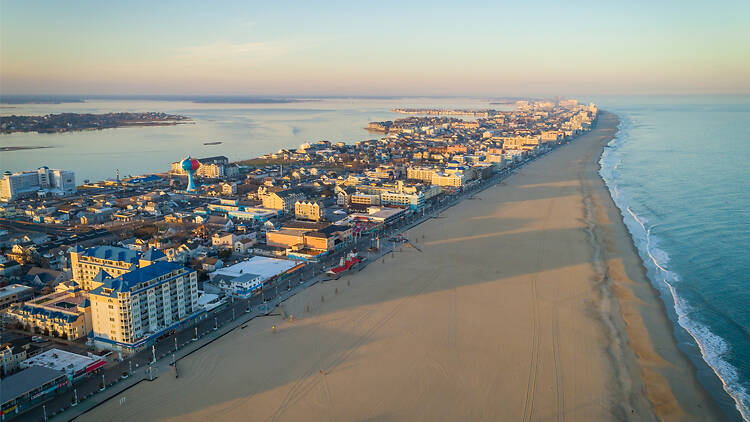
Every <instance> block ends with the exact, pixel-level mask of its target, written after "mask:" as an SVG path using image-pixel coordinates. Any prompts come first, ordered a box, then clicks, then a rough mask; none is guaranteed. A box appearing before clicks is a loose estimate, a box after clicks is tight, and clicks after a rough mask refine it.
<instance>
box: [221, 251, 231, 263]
mask: <svg viewBox="0 0 750 422" xmlns="http://www.w3.org/2000/svg"><path fill="white" fill-rule="evenodd" d="M231 256H232V250H231V249H221V250H219V253H218V257H219V259H221V260H222V261H224V260H226V259H229V258H230V257H231Z"/></svg>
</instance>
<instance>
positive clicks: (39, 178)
mask: <svg viewBox="0 0 750 422" xmlns="http://www.w3.org/2000/svg"><path fill="white" fill-rule="evenodd" d="M75 192H76V178H75V173H73V172H72V171H68V170H54V169H50V168H48V167H46V166H45V167H39V169H37V170H36V171H23V172H18V173H11V172H9V171H6V172H5V173H4V174H3V178H2V179H0V199H2V200H5V201H13V200H16V199H21V198H27V197H30V196H34V195H46V194H51V195H59V196H63V195H71V194H74V193H75Z"/></svg>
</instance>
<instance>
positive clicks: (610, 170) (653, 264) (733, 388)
mask: <svg viewBox="0 0 750 422" xmlns="http://www.w3.org/2000/svg"><path fill="white" fill-rule="evenodd" d="M618 117H619V118H620V124H619V126H618V131H617V135H616V136H615V137H614V138H613V139H612V141H610V143H609V144H608V145H607V148H604V151H603V152H602V156H601V159H600V161H599V164H600V166H601V167H600V171H599V174H600V175H601V177H602V179H603V180H604V182H605V184H606V185H607V187H608V189H609V191H610V193H611V196H612V199H613V200H614V202H615V204H616V205H617V207H618V208H619V209H620V213H621V214H622V217H623V222H624V223H625V226H626V227H627V228H628V231H629V232H630V235H631V237H632V238H633V243H634V244H635V246H636V248H637V249H638V251H639V253H640V254H641V256H642V257H643V258H644V265H646V267H647V268H648V270H649V271H648V274H649V278H650V279H651V283H652V284H653V285H654V286H655V287H656V288H657V289H659V290H660V291H662V292H664V291H665V290H664V289H667V290H666V291H668V293H669V296H670V297H671V298H672V304H671V305H672V307H673V309H674V311H675V314H676V315H677V323H678V324H679V326H680V327H682V328H683V329H684V330H685V331H686V332H687V333H688V334H689V335H690V337H691V338H692V339H693V340H694V341H695V343H696V345H697V346H698V348H699V350H700V353H701V357H702V359H703V361H704V362H706V364H707V365H708V366H709V367H710V368H711V369H712V370H713V372H714V373H715V374H716V376H717V377H718V378H719V380H720V381H721V384H722V386H723V388H724V391H725V392H726V393H727V394H728V395H729V396H730V397H731V398H732V399H733V400H734V402H735V407H736V408H737V410H738V411H739V413H740V415H741V416H742V418H743V419H744V420H745V421H750V393H748V390H747V389H746V388H745V387H744V386H743V385H742V383H741V381H740V379H739V376H738V372H737V369H736V368H735V367H734V366H732V365H731V364H730V363H729V362H727V361H726V360H725V359H724V356H725V355H726V354H727V353H728V352H729V351H730V346H729V344H728V343H727V342H726V341H725V340H724V339H723V338H721V337H720V336H718V335H716V334H715V333H713V332H712V331H711V330H710V329H709V327H707V326H706V325H705V324H702V323H700V322H698V321H696V320H695V319H692V318H690V315H691V313H692V311H693V309H692V308H691V306H690V304H688V303H687V301H686V300H685V299H684V298H682V297H681V296H680V295H679V294H678V292H677V289H675V285H676V284H677V283H679V281H680V278H679V276H678V275H677V274H676V273H675V272H673V271H670V270H669V269H668V268H669V254H668V253H667V252H666V251H665V250H664V249H662V248H660V247H659V239H658V238H657V237H656V236H653V235H652V234H651V231H652V229H653V228H654V227H656V224H652V225H650V224H649V221H648V219H647V218H646V217H644V216H640V215H638V214H637V213H636V212H634V211H633V209H632V208H633V207H634V206H635V204H633V203H632V201H631V200H630V198H629V197H628V194H627V191H626V190H625V189H624V188H622V187H621V186H619V185H618V181H619V180H618V179H619V169H620V167H621V165H622V154H621V152H620V147H621V146H622V145H623V144H624V143H625V142H627V140H628V138H629V136H630V130H631V128H633V127H634V125H635V123H634V122H633V120H632V119H631V118H630V117H628V116H618ZM646 257H647V258H648V259H645V258H646ZM668 305H669V304H668Z"/></svg>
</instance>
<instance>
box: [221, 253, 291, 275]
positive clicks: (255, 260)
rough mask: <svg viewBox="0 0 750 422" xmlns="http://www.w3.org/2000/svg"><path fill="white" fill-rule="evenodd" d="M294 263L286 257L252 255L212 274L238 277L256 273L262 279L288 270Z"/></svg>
mask: <svg viewBox="0 0 750 422" xmlns="http://www.w3.org/2000/svg"><path fill="white" fill-rule="evenodd" d="M296 265H297V263H296V262H294V261H289V260H286V259H277V258H267V257H264V256H254V257H252V258H250V259H249V260H247V261H242V262H238V263H236V264H234V265H232V266H229V267H225V268H222V269H219V270H216V271H214V272H213V273H212V274H215V275H225V276H229V277H232V278H235V277H240V276H242V275H245V274H257V275H259V276H261V277H263V278H264V279H267V278H271V277H273V276H275V275H278V274H281V273H283V272H285V271H288V270H290V269H292V268H294V267H295V266H296Z"/></svg>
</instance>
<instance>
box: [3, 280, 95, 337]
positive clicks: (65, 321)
mask: <svg viewBox="0 0 750 422" xmlns="http://www.w3.org/2000/svg"><path fill="white" fill-rule="evenodd" d="M7 314H8V317H10V318H12V319H14V320H16V321H17V322H18V323H20V324H21V325H22V326H23V328H24V329H25V330H26V331H29V332H32V333H38V334H44V335H47V336H53V337H61V338H64V339H68V340H75V339H79V338H82V337H86V336H87V335H88V334H89V332H91V304H90V302H89V300H88V298H87V295H86V292H84V291H83V290H81V289H80V288H78V286H77V284H75V283H72V285H71V286H66V285H65V284H59V285H58V290H57V291H56V292H54V293H51V294H48V295H45V296H41V297H37V298H35V299H33V300H30V301H27V302H24V303H23V304H15V305H13V306H11V307H10V309H9V310H8V312H7Z"/></svg>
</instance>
